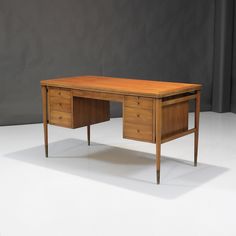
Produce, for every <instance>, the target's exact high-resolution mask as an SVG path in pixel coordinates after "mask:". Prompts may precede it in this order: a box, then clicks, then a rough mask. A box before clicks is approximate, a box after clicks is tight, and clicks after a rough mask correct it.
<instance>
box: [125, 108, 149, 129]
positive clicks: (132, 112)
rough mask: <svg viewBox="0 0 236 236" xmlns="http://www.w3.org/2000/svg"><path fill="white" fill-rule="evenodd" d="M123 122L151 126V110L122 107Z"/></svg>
mask: <svg viewBox="0 0 236 236" xmlns="http://www.w3.org/2000/svg"><path fill="white" fill-rule="evenodd" d="M124 122H125V123H126V122H127V123H134V124H143V125H150V126H152V124H153V113H152V110H147V109H137V108H134V107H124Z"/></svg>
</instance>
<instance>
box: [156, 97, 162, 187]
mask: <svg viewBox="0 0 236 236" xmlns="http://www.w3.org/2000/svg"><path fill="white" fill-rule="evenodd" d="M161 132H162V100H161V99H156V178H157V184H160V175H161V136H162V133H161Z"/></svg>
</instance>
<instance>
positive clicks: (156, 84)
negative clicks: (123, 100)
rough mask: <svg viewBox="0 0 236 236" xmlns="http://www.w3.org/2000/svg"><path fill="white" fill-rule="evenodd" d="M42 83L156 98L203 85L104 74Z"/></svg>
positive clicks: (42, 83)
mask: <svg viewBox="0 0 236 236" xmlns="http://www.w3.org/2000/svg"><path fill="white" fill-rule="evenodd" d="M41 85H42V86H53V87H61V88H68V89H80V90H86V91H96V92H108V93H117V94H126V95H139V96H148V97H156V98H161V97H167V96H171V95H175V94H180V93H185V92H191V91H196V90H200V89H201V87H202V86H201V85H200V84H188V83H173V82H164V81H151V80H139V79H138V80H137V79H124V78H114V77H103V76H79V77H64V78H57V79H50V80H42V81H41Z"/></svg>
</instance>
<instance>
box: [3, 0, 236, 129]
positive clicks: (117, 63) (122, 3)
mask: <svg viewBox="0 0 236 236" xmlns="http://www.w3.org/2000/svg"><path fill="white" fill-rule="evenodd" d="M233 5H234V3H233V0H227V1H226V0H198V1H189V0H175V1H173V0H148V1H143V0H119V1H117V0H77V1H75V0H57V1H56V0H51V1H46V0H21V1H17V0H0V76H1V77H0V125H7V124H23V123H35V122H41V94H40V80H42V79H49V78H53V77H57V76H74V75H83V74H90V75H105V76H106V75H107V76H117V77H129V78H140V79H150V80H163V81H179V82H189V83H202V84H203V91H202V100H201V103H202V104H201V107H202V110H212V109H213V110H214V111H219V112H223V111H230V108H231V109H232V111H236V109H235V104H236V102H235V97H236V95H235V90H236V82H235V76H236V75H235V72H234V67H232V60H233V59H234V58H235V53H233V55H232V53H231V52H232V48H233V47H234V43H233V41H234V40H233V34H234V32H235V31H234V30H233V17H234V8H233V7H232V6H233ZM235 38H236V37H234V39H235ZM234 48H235V47H234ZM234 52H236V49H235V50H234ZM233 61H234V62H236V60H235V59H234V60H233ZM232 72H233V73H232ZM231 86H232V90H230V88H231ZM111 111H112V115H113V116H119V115H121V109H120V107H119V106H117V105H112V109H111Z"/></svg>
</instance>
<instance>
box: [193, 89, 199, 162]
mask: <svg viewBox="0 0 236 236" xmlns="http://www.w3.org/2000/svg"><path fill="white" fill-rule="evenodd" d="M199 116H200V91H197V94H196V102H195V119H194V120H195V121H194V123H195V132H194V166H197V157H198V138H199Z"/></svg>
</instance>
